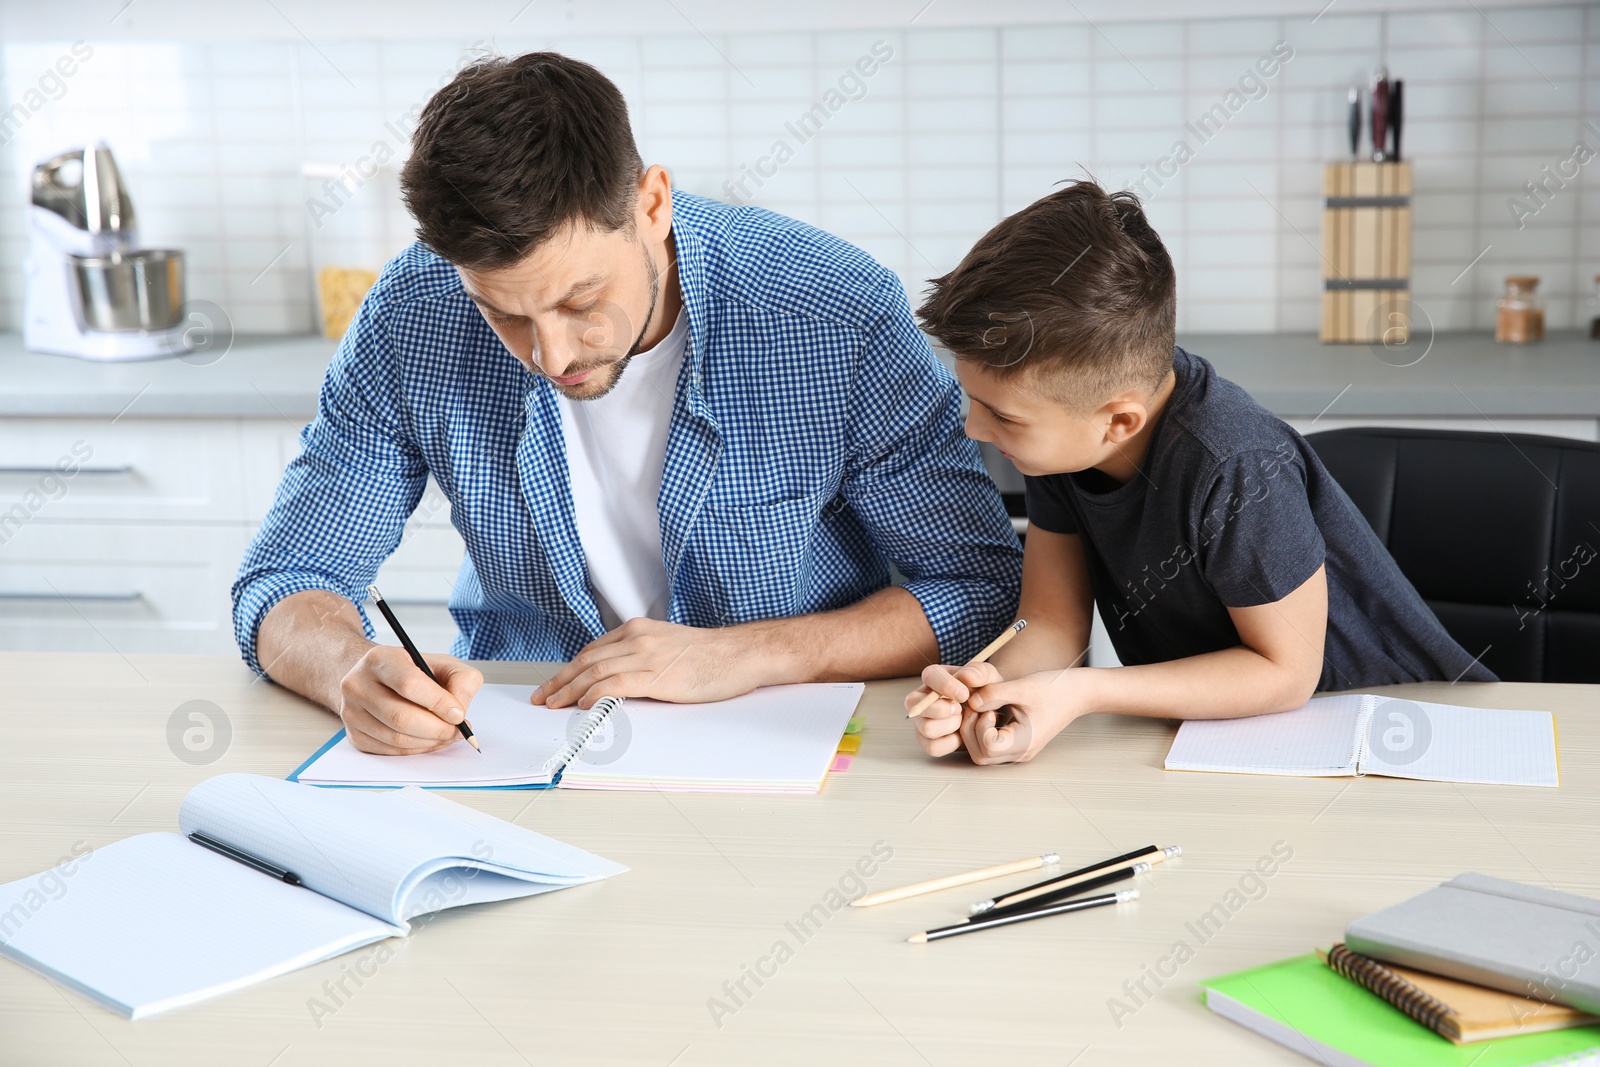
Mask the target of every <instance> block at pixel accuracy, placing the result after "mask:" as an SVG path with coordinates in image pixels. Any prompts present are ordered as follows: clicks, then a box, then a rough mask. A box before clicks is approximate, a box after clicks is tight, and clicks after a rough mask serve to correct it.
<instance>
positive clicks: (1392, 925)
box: [1344, 874, 1600, 1014]
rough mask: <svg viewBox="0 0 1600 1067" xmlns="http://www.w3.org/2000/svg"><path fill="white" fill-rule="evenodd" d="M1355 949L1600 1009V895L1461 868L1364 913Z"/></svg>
mask: <svg viewBox="0 0 1600 1067" xmlns="http://www.w3.org/2000/svg"><path fill="white" fill-rule="evenodd" d="M1344 943H1345V945H1346V946H1348V947H1349V948H1350V950H1351V951H1353V952H1360V953H1362V954H1363V955H1367V956H1371V957H1373V958H1374V959H1380V960H1387V961H1389V962H1391V963H1398V964H1400V965H1401V966H1402V967H1415V968H1417V969H1418V970H1421V971H1432V972H1433V973H1434V974H1442V975H1445V976H1447V977H1450V978H1459V979H1461V980H1462V981H1465V982H1476V983H1477V984H1478V985H1483V986H1488V987H1490V988H1491V989H1502V990H1505V991H1506V992H1507V993H1516V994H1518V995H1519V996H1524V997H1538V998H1539V999H1540V1000H1550V1001H1555V1002H1556V1003H1559V1004H1566V1005H1569V1006H1571V1007H1574V1008H1577V1009H1579V1010H1580V1011H1587V1012H1594V1013H1597V1014H1600V900H1591V899H1589V898H1588V897H1580V896H1574V895H1573V894H1571V893H1559V892H1556V891H1555V890H1553V889H1540V888H1537V887H1535V886H1530V885H1522V884H1521V883H1519V882H1508V881H1506V880H1505V879H1503V878H1491V877H1489V876H1488V875H1486V874H1462V875H1457V876H1456V877H1454V878H1452V879H1450V881H1448V882H1445V883H1444V884H1443V885H1440V886H1438V887H1437V888H1435V889H1430V890H1428V891H1427V892H1426V893H1423V894H1422V895H1420V896H1416V897H1412V898H1411V899H1410V900H1407V901H1404V902H1402V903H1399V904H1396V905H1394V906H1393V907H1391V908H1385V909H1383V910H1382V911H1379V912H1374V913H1373V914H1371V915H1368V916H1367V917H1366V918H1363V919H1357V920H1356V921H1355V922H1353V923H1351V924H1350V925H1349V927H1347V928H1346V930H1345V935H1344Z"/></svg>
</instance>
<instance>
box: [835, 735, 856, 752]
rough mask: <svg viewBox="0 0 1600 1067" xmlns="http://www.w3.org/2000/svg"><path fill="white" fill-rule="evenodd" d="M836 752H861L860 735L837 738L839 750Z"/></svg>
mask: <svg viewBox="0 0 1600 1067" xmlns="http://www.w3.org/2000/svg"><path fill="white" fill-rule="evenodd" d="M838 750H839V751H840V752H859V751H861V735H860V734H854V735H852V734H846V735H845V736H843V737H841V738H839V749H838Z"/></svg>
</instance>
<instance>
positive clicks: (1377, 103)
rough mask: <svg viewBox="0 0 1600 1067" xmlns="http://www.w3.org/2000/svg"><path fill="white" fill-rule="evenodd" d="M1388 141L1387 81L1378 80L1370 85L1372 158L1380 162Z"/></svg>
mask: <svg viewBox="0 0 1600 1067" xmlns="http://www.w3.org/2000/svg"><path fill="white" fill-rule="evenodd" d="M1388 141H1389V83H1388V82H1386V81H1383V80H1381V79H1380V80H1379V81H1377V82H1374V83H1373V86H1372V159H1373V162H1375V163H1382V162H1383V160H1384V157H1385V152H1384V149H1385V147H1386V146H1387V145H1388Z"/></svg>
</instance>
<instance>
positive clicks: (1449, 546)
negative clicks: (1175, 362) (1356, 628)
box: [1307, 427, 1600, 682]
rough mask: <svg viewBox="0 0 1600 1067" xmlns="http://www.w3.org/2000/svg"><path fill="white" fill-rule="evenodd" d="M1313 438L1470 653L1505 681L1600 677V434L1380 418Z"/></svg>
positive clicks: (1405, 569)
mask: <svg viewBox="0 0 1600 1067" xmlns="http://www.w3.org/2000/svg"><path fill="white" fill-rule="evenodd" d="M1307 440H1308V441H1309V442H1310V443H1311V446H1312V447H1313V448H1315V449H1316V452H1317V455H1318V456H1320V457H1321V459H1322V462H1323V463H1324V464H1325V465H1326V466H1327V468H1328V470H1329V472H1330V473H1332V474H1333V476H1334V478H1335V479H1336V480H1337V481H1338V482H1339V484H1340V485H1341V486H1342V487H1343V488H1344V491H1345V492H1346V493H1348V494H1349V495H1350V499H1351V500H1352V501H1354V502H1355V505H1356V507H1357V508H1359V509H1360V510H1361V513H1362V514H1363V515H1365V516H1366V518H1367V521H1368V522H1369V523H1371V524H1372V528H1373V530H1375V531H1376V532H1377V534H1378V538H1379V539H1380V540H1381V541H1382V542H1383V543H1384V544H1385V545H1386V546H1387V547H1388V549H1389V552H1390V553H1391V554H1392V555H1393V556H1394V558H1395V562H1397V563H1398V564H1399V565H1400V570H1401V571H1402V572H1403V573H1404V574H1405V576H1406V577H1407V578H1409V579H1410V580H1411V584H1412V585H1414V586H1416V587H1417V591H1418V592H1419V593H1421V594H1422V597H1423V599H1424V600H1426V601H1427V602H1428V605H1429V607H1431V608H1432V609H1433V611H1434V614H1436V615H1438V617H1439V621H1440V622H1442V623H1443V624H1444V627H1445V629H1446V630H1448V631H1449V632H1450V635H1451V636H1452V637H1454V638H1455V639H1456V640H1457V641H1458V642H1460V643H1461V645H1462V646H1463V647H1465V648H1466V649H1467V651H1468V652H1470V653H1472V654H1473V655H1478V654H1479V653H1482V660H1483V662H1484V663H1485V664H1486V665H1487V666H1488V667H1489V669H1490V670H1492V671H1494V672H1495V673H1496V674H1497V675H1499V676H1500V677H1501V678H1502V679H1504V680H1506V681H1527V682H1600V444H1593V443H1590V442H1587V441H1574V440H1569V439H1567V438H1561V437H1542V436H1537V435H1534V434H1503V433H1493V432H1484V433H1479V432H1468V431H1461V430H1393V429H1386V428H1382V427H1370V428H1368V427H1362V428H1357V429H1348V430H1328V431H1325V432H1323V433H1317V434H1312V435H1311V436H1309V437H1308V438H1307Z"/></svg>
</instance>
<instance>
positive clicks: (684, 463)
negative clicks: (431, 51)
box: [233, 53, 1020, 754]
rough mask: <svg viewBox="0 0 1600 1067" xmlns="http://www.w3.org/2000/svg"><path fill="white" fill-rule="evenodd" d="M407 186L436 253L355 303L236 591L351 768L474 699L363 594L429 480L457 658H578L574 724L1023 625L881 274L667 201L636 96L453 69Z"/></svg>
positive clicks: (540, 695) (806, 677) (916, 346)
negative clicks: (460, 544) (462, 556)
mask: <svg viewBox="0 0 1600 1067" xmlns="http://www.w3.org/2000/svg"><path fill="white" fill-rule="evenodd" d="M402 187H403V191H404V195H405V198H406V203H407V206H408V207H409V208H410V210H411V212H412V214H413V215H414V216H415V217H416V219H417V223H418V234H419V236H420V238H421V241H420V243H418V244H414V245H412V246H411V247H410V248H409V249H407V250H406V251H405V252H403V253H401V254H400V255H399V256H397V257H396V258H395V259H394V260H393V261H391V262H390V263H389V264H388V266H387V267H385V268H384V271H383V275H382V276H381V277H380V278H379V280H378V283H377V285H376V286H375V287H374V288H373V290H372V291H371V292H370V293H369V294H368V295H367V298H366V299H365V301H364V302H363V303H362V305H361V309H360V311H359V312H358V314H357V315H356V318H355V321H354V322H353V323H352V324H351V327H350V330H349V332H348V333H347V334H346V335H345V338H344V340H343V342H342V343H341V344H340V346H339V351H338V353H337V355H336V356H335V357H334V360H333V363H332V365H331V366H330V367H329V369H328V376H327V380H326V381H325V383H324V385H323V390H322V397H321V400H320V403H319V406H318V413H317V417H316V419H315V421H314V422H312V424H311V425H310V426H309V427H307V428H306V430H305V431H304V433H303V434H302V435H301V442H302V446H303V451H302V452H301V454H300V456H299V457H298V458H297V459H296V460H295V461H294V462H293V463H291V464H290V466H289V469H288V471H287V472H286V473H285V475H284V479H283V483H282V484H281V486H280V487H279V490H278V496H277V500H276V502H275V503H274V505H273V507H272V510H271V511H270V513H269V514H268V515H267V518H266V520H265V522H264V523H263V524H262V527H261V530H260V531H259V533H258V534H257V535H256V539H255V542H254V543H253V544H252V545H251V547H250V549H249V552H248V553H247V554H246V556H245V559H244V562H243V564H242V565H241V567H240V573H239V578H238V581H237V582H236V583H235V585H234V590H233V595H234V617H235V626H236V629H237V634H238V639H239V645H240V648H241V650H242V651H243V653H244V657H245V660H246V662H248V663H249V664H250V666H251V667H253V668H254V669H256V670H258V671H262V672H264V673H266V674H268V675H270V676H271V677H272V678H273V679H274V680H276V681H278V682H279V683H281V684H283V685H285V686H287V687H288V688H290V689H293V690H295V691H296V692H299V693H301V694H303V695H305V696H307V697H309V698H311V699H313V700H316V701H318V702H320V703H322V704H324V705H326V706H327V707H329V708H331V709H333V710H334V711H336V712H337V713H338V714H339V716H340V717H341V718H342V719H343V721H344V724H345V727H346V728H347V729H348V730H349V733H350V737H351V740H352V741H353V742H354V743H355V744H356V745H357V746H359V747H361V748H363V749H365V750H367V751H372V752H381V753H390V754H402V753H413V752H423V751H429V750H431V749H435V748H439V747H441V746H443V745H446V744H449V743H452V742H453V741H455V740H457V739H458V738H459V735H458V733H457V732H456V730H455V727H454V724H455V723H457V722H459V721H461V719H462V718H463V717H464V713H465V709H466V707H467V704H468V703H469V702H470V700H471V697H472V694H473V693H474V692H476V691H477V688H478V686H479V685H480V684H481V683H482V678H481V676H480V675H479V673H478V672H477V671H476V670H474V669H473V668H471V667H470V666H468V665H466V664H464V663H462V662H461V660H460V659H456V658H454V657H451V656H443V655H433V656H430V657H428V660H429V663H430V666H431V667H432V668H433V670H434V673H435V674H436V675H437V676H438V678H439V683H440V684H438V685H435V684H433V683H432V682H430V681H429V680H428V678H427V677H426V676H425V675H424V674H423V673H422V672H420V671H418V670H417V669H416V668H415V667H414V666H413V665H412V664H411V662H410V660H409V659H408V657H407V656H406V654H405V653H404V652H403V651H402V650H400V649H398V648H394V647H386V646H379V645H374V644H373V643H372V642H371V641H370V640H369V636H370V634H371V633H372V631H371V628H370V626H369V625H368V624H367V622H366V619H365V617H364V615H363V614H362V612H361V611H360V609H359V608H358V606H357V605H358V604H359V602H360V601H362V600H364V599H365V591H366V587H367V583H368V582H369V581H370V580H371V579H372V577H373V575H374V574H375V572H376V570H377V568H378V565H379V564H380V563H382V562H383V560H384V559H385V558H386V557H387V556H388V555H389V553H390V552H392V551H393V550H394V548H395V546H396V545H397V544H398V543H399V540H400V537H401V533H402V528H403V525H404V523H405V520H406V517H407V516H408V515H409V514H410V513H411V511H412V509H413V508H414V507H415V506H416V503H417V501H418V499H419V497H420V495H421V493H422V491H423V487H424V483H425V482H426V480H427V477H428V475H429V474H430V473H431V474H432V475H433V477H434V478H435V479H436V480H437V482H438V484H439V486H440V487H441V488H442V490H443V491H444V493H445V495H446V496H447V497H448V498H449V500H450V504H451V519H452V522H453V523H454V524H455V526H456V529H457V530H459V531H460V533H461V535H462V537H463V538H464V540H465V541H466V546H467V558H466V560H465V561H464V563H463V564H462V568H461V573H460V576H459V577H458V579H457V582H456V586H455V590H454V593H453V595H452V598H451V604H450V607H451V612H452V614H453V616H454V617H455V619H456V622H457V624H458V625H459V627H460V630H461V632H460V636H459V637H458V639H457V641H456V644H455V648H454V650H453V651H454V652H455V653H456V655H457V656H460V657H462V658H479V659H521V660H567V659H570V660H571V662H570V663H569V664H568V665H567V666H565V667H564V668H562V669H561V670H560V671H559V672H558V673H557V674H556V675H555V676H554V677H552V678H551V679H550V681H549V682H547V683H546V684H545V686H544V687H543V688H542V689H541V690H540V691H538V692H536V693H535V694H534V699H535V701H538V702H542V703H545V704H547V705H549V706H552V707H562V706H568V705H572V704H576V705H578V706H580V707H589V706H590V705H592V704H593V702H594V701H595V700H597V699H598V698H599V697H601V696H605V695H620V696H639V695H649V696H652V697H656V698H660V699H665V700H676V701H694V700H716V699H721V698H724V697H729V696H734V695H737V694H739V693H743V692H747V691H748V690H750V689H752V688H754V687H756V686H759V685H772V684H779V683H785V682H802V681H825V680H840V679H849V678H871V677H889V676H896V675H906V674H914V673H916V672H917V671H919V670H921V669H922V667H923V666H924V665H926V664H927V663H929V662H952V661H954V662H959V661H961V660H963V659H965V658H966V657H967V656H968V655H970V654H971V653H972V652H973V651H975V650H976V649H977V648H978V647H979V646H981V645H982V644H983V642H985V641H986V640H988V639H989V638H990V637H992V636H993V634H994V632H996V631H998V630H999V629H1000V628H1001V627H1002V626H1004V625H1005V624H1006V623H1007V622H1009V621H1011V618H1012V612H1013V611H1014V609H1015V607H1016V598H1017V592H1016V590H1017V588H1018V583H1019V580H1020V554H1019V550H1018V545H1017V540H1016V537H1015V535H1014V534H1013V533H1012V531H1011V528H1010V525H1009V521H1008V519H1007V518H1006V515H1005V512H1004V509H1003V508H1002V506H1001V504H1000V501H999V497H998V494H997V493H996V492H995V489H994V485H993V483H992V482H991V480H990V479H989V476H988V474H987V473H986V472H985V471H984V469H983V467H982V466H981V464H980V463H979V460H978V456H977V452H976V450H975V446H974V445H973V444H972V443H971V442H970V441H968V440H967V439H966V438H965V436H964V435H963V434H962V432H961V415H960V399H959V390H958V389H957V387H956V383H955V381H954V379H953V377H952V376H951V375H950V374H949V373H948V372H947V371H946V370H945V369H944V368H943V367H942V366H941V365H940V364H939V363H938V362H937V360H936V359H935V358H934V357H933V354H932V351H931V349H930V348H929V347H928V344H927V342H926V340H925V339H924V338H923V336H922V335H921V334H920V333H919V332H918V331H917V330H916V327H915V325H914V323H913V321H912V318H911V314H910V309H909V307H908V306H907V304H906V301H905V294H904V291H903V289H902V287H901V285H900V283H899V281H898V280H897V279H896V278H895V276H894V275H893V274H892V273H890V272H889V271H888V270H885V269H884V268H883V267H881V266H879V265H878V264H877V263H875V262H873V260H872V259H871V258H870V257H868V256H867V255H865V254H864V253H862V252H860V251H859V250H857V249H855V248H853V247H851V246H849V245H847V244H845V243H844V242H842V241H839V240H837V239H836V238H833V237H830V236H829V235H827V234H824V233H821V232H819V231H817V230H815V229H812V228H811V227H808V226H805V225H802V224H800V223H798V222H795V221H793V220H790V219H786V218H783V217H781V216H777V215H774V214H771V213H769V212H765V211H761V210H757V209H752V208H734V207H730V206H728V205H725V204H720V203H717V202H715V201H710V200H705V199H701V198H699V197H694V196H689V195H687V194H684V193H681V192H674V191H673V190H672V188H671V185H670V181H669V178H668V176H667V173H666V172H665V171H664V170H662V169H661V168H660V167H658V166H652V167H650V168H648V169H645V168H644V167H643V166H642V164H641V161H640V159H639V155H638V151H637V149H636V148H635V146H634V141H633V135H632V131H631V129H630V128H629V125H628V114H627V106H626V104H625V103H624V101H623V99H622V96H621V94H620V93H619V92H618V91H617V89H616V87H615V86H614V85H613V84H612V83H611V82H610V81H609V80H607V79H606V78H605V76H604V75H602V74H601V73H600V72H599V71H597V70H595V69H594V68H593V67H590V66H588V65H587V64H584V63H579V62H576V61H574V60H571V59H567V58H565V57H563V56H560V55H556V54H553V53H533V54H529V55H525V56H520V57H517V58H515V59H505V58H494V59H488V60H484V61H481V62H479V63H476V64H474V65H472V66H470V67H468V68H466V69H465V70H463V71H462V72H461V73H460V74H459V75H458V76H457V77H456V79H455V80H454V81H452V82H451V83H450V84H449V85H447V86H446V87H445V88H444V89H442V90H441V91H440V92H439V93H438V94H437V95H435V96H434V97H433V99H432V100H430V101H429V103H428V105H427V107H426V109H425V110H424V112H423V115H422V119H421V121H420V123H419V124H418V127H417V130H416V133H415V135H414V140H413V147H412V155H411V157H410V159H409V161H408V162H407V163H406V165H405V170H404V173H403V175H402ZM891 565H893V566H894V567H895V568H897V569H898V570H899V572H900V574H901V575H903V576H904V578H905V581H904V583H903V584H900V585H891V584H890V580H891Z"/></svg>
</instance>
